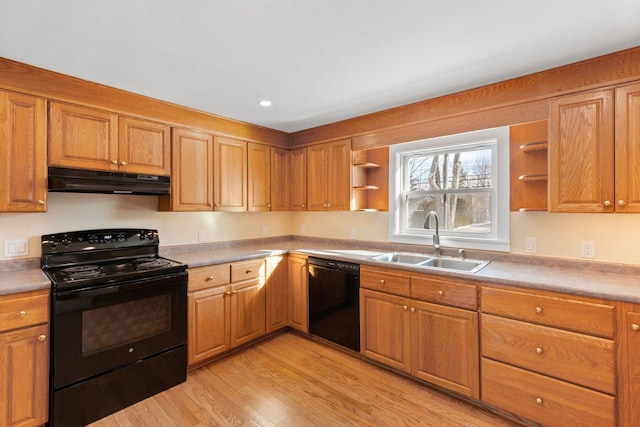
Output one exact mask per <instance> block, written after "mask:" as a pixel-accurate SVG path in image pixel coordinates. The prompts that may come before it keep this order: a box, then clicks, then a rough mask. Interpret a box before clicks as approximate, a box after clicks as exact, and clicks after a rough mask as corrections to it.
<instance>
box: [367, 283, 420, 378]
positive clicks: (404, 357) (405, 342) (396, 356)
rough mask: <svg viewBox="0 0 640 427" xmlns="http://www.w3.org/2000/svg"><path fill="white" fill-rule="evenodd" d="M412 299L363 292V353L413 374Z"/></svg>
mask: <svg viewBox="0 0 640 427" xmlns="http://www.w3.org/2000/svg"><path fill="white" fill-rule="evenodd" d="M410 331H411V316H410V312H409V299H407V298H403V297H398V296H395V295H388V294H384V293H381V292H376V291H370V290H368V289H360V352H361V353H362V354H363V355H365V356H367V357H369V358H371V359H373V360H376V361H378V362H380V363H383V364H385V365H388V366H391V367H392V368H395V369H398V370H401V371H405V372H411V353H410V351H411V334H410Z"/></svg>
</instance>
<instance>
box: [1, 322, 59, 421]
mask: <svg viewBox="0 0 640 427" xmlns="http://www.w3.org/2000/svg"><path fill="white" fill-rule="evenodd" d="M48 334H49V326H48V325H40V326H34V327H30V328H25V329H18V330H15V331H13V332H5V333H3V334H0V377H1V378H2V384H1V388H0V425H2V426H7V427H9V426H39V425H42V424H44V423H45V422H47V419H48V405H49V399H48V391H49V340H48V337H47V336H48Z"/></svg>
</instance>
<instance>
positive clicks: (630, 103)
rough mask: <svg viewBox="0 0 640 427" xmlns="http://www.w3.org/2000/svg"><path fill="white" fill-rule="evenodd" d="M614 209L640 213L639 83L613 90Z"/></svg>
mask: <svg viewBox="0 0 640 427" xmlns="http://www.w3.org/2000/svg"><path fill="white" fill-rule="evenodd" d="M615 203H616V211H617V212H633V213H638V212H640V84H634V85H629V86H623V87H620V88H618V89H616V198H615Z"/></svg>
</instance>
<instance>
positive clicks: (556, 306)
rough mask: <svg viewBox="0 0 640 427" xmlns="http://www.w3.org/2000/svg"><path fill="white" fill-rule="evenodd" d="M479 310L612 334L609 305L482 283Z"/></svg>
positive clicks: (590, 332) (610, 306)
mask: <svg viewBox="0 0 640 427" xmlns="http://www.w3.org/2000/svg"><path fill="white" fill-rule="evenodd" d="M480 301H481V306H482V311H483V312H484V313H491V314H497V315H499V316H504V317H510V318H512V319H518V320H526V321H529V322H533V323H538V324H541V325H547V326H554V327H558V328H562V329H569V330H572V331H576V332H585V333H588V334H592V335H597V336H601V337H607V338H613V333H614V325H615V323H614V318H615V310H614V306H613V305H607V304H602V303H598V302H590V301H583V300H580V299H571V296H569V295H567V296H561V295H554V294H546V295H540V294H535V293H529V292H520V291H516V290H508V289H500V288H494V287H488V286H482V288H481V296H480Z"/></svg>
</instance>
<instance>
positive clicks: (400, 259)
mask: <svg viewBox="0 0 640 427" xmlns="http://www.w3.org/2000/svg"><path fill="white" fill-rule="evenodd" d="M373 259H375V260H376V261H385V262H397V263H400V264H412V265H416V264H420V263H422V262H427V261H431V260H432V259H433V258H432V257H430V256H427V255H422V254H412V253H406V252H389V253H386V254H382V255H378V256H374V257H373Z"/></svg>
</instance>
